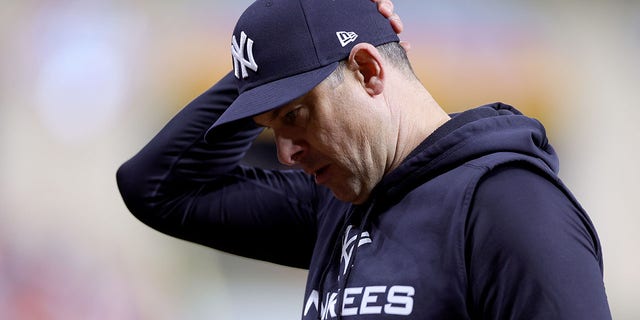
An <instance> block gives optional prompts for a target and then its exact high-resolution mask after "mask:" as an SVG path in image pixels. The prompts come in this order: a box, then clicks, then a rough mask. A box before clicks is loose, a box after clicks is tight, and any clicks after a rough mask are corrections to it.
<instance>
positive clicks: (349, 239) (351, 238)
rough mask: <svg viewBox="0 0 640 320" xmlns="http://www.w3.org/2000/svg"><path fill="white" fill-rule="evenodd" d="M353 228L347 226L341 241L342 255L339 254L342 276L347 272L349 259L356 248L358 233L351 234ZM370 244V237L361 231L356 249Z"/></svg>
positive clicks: (367, 233)
mask: <svg viewBox="0 0 640 320" xmlns="http://www.w3.org/2000/svg"><path fill="white" fill-rule="evenodd" d="M352 229H353V226H351V225H350V226H348V227H347V230H346V231H345V232H344V238H343V240H342V253H341V254H340V266H341V267H342V268H341V270H342V272H340V274H342V275H344V274H345V273H346V272H347V269H348V267H349V264H350V263H351V257H352V254H353V249H354V248H355V247H356V243H355V242H356V240H358V233H357V232H353V235H352V232H351V231H352ZM369 243H371V236H369V232H367V231H362V233H360V240H359V241H358V244H357V245H358V247H360V246H363V245H365V244H369Z"/></svg>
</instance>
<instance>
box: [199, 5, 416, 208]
mask: <svg viewBox="0 0 640 320" xmlns="http://www.w3.org/2000/svg"><path fill="white" fill-rule="evenodd" d="M397 41H398V38H397V36H396V34H395V32H394V31H393V29H392V28H391V26H390V24H389V22H388V21H387V19H386V18H384V17H383V16H382V15H381V14H380V13H378V11H377V8H376V6H375V4H374V3H373V2H371V1H368V0H342V1H317V0H280V1H277V0H275V1H257V2H255V3H254V4H253V5H252V6H251V7H249V8H248V9H247V11H245V13H244V14H243V16H242V17H241V18H240V20H239V22H238V25H237V26H236V29H235V31H234V38H233V41H232V52H233V57H234V58H233V60H234V71H235V74H236V77H237V78H238V84H239V91H240V96H239V97H238V99H237V100H236V101H235V102H234V103H233V104H232V105H231V106H230V108H229V109H228V110H227V111H226V112H225V113H224V114H223V115H222V116H221V118H220V119H219V120H218V121H217V122H216V123H215V124H214V125H213V126H212V128H211V129H210V130H209V132H208V133H207V135H209V134H211V133H212V132H215V128H216V127H218V126H222V125H233V123H234V121H236V120H239V119H245V118H248V117H252V118H253V119H254V121H255V122H256V123H258V124H260V125H263V126H266V127H269V128H271V129H273V132H274V134H275V137H276V145H277V148H278V156H279V159H280V161H281V162H282V163H284V164H287V165H298V166H299V167H301V168H302V169H304V170H305V171H306V172H307V173H309V174H311V175H314V176H315V177H316V182H317V183H318V184H322V185H325V186H327V187H329V188H330V189H331V190H332V191H333V193H334V194H335V195H336V197H337V198H339V199H341V200H344V201H349V202H353V203H362V202H364V201H365V200H366V199H367V198H368V196H369V194H370V192H371V190H372V189H373V187H374V186H375V185H376V184H377V183H378V182H379V181H380V180H381V179H382V177H383V176H384V174H386V173H387V172H388V171H389V170H391V169H392V166H394V165H397V164H398V161H399V160H398V159H399V158H398V154H397V151H398V143H399V141H398V132H399V126H400V118H399V117H398V116H397V115H394V114H392V113H393V112H395V111H394V110H391V108H389V107H388V105H389V102H390V99H392V98H391V95H388V94H383V93H384V92H385V91H384V90H385V85H387V83H396V84H398V83H401V82H398V81H395V82H393V81H391V82H388V81H387V80H388V79H389V78H395V79H398V78H405V79H406V78H411V80H416V79H415V78H414V75H413V72H412V70H411V67H410V65H409V63H408V60H407V58H406V54H405V52H404V49H403V48H402V47H401V46H400V45H399V44H398V43H397ZM258 48H260V49H258ZM416 81H417V80H416ZM396 92H398V91H396ZM391 119H395V121H392V120H391Z"/></svg>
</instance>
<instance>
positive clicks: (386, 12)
mask: <svg viewBox="0 0 640 320" xmlns="http://www.w3.org/2000/svg"><path fill="white" fill-rule="evenodd" d="M372 1H373V2H375V3H376V4H378V11H380V13H382V15H383V16H385V17H386V18H389V17H391V15H393V2H391V1H390V0H372Z"/></svg>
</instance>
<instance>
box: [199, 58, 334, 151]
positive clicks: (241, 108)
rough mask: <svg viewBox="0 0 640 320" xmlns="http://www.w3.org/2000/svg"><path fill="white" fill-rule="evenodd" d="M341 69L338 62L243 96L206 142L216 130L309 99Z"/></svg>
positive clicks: (222, 116) (229, 110)
mask: <svg viewBox="0 0 640 320" xmlns="http://www.w3.org/2000/svg"><path fill="white" fill-rule="evenodd" d="M337 67H338V62H334V63H331V64H329V65H326V66H324V67H321V68H318V69H313V70H311V71H307V72H303V73H299V74H296V75H293V76H290V77H287V78H283V79H280V80H276V81H273V82H269V83H266V84H263V85H260V86H258V87H256V88H253V89H251V90H247V91H245V92H243V93H241V94H240V95H239V96H238V97H237V98H236V100H234V101H233V103H232V104H231V105H230V106H229V108H227V110H225V112H224V113H222V115H221V116H220V118H218V120H216V122H215V123H214V124H213V125H212V126H211V127H210V128H209V129H208V130H207V132H206V134H205V140H206V141H209V140H210V139H209V137H210V136H211V135H212V134H215V131H216V130H215V129H216V128H219V127H221V126H223V125H226V124H231V123H232V122H234V121H237V120H240V119H245V118H248V117H253V116H256V115H259V114H261V113H264V112H267V111H270V110H273V109H276V108H278V107H280V106H282V105H284V104H287V103H289V102H291V101H293V100H295V99H297V98H299V97H301V96H303V95H305V94H306V93H307V92H309V91H311V89H313V88H315V87H316V86H317V85H318V84H320V82H322V81H323V80H324V79H326V78H327V77H328V76H329V75H330V74H331V73H332V72H333V71H334V70H336V68H337ZM225 127H226V126H225Z"/></svg>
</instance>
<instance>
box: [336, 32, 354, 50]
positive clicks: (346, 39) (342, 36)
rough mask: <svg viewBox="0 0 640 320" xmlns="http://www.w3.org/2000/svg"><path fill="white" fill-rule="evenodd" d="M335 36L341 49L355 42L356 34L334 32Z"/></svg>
mask: <svg viewBox="0 0 640 320" xmlns="http://www.w3.org/2000/svg"><path fill="white" fill-rule="evenodd" d="M336 36H338V40H340V44H341V45H342V47H344V46H346V45H348V44H349V43H351V42H354V41H356V38H357V37H358V34H357V33H355V32H347V31H338V32H336Z"/></svg>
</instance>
